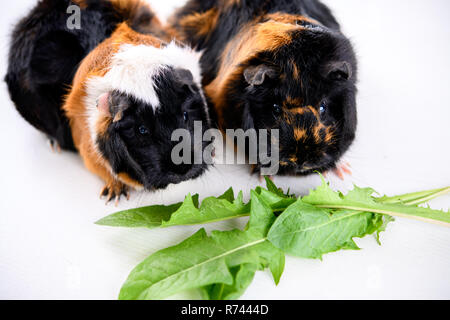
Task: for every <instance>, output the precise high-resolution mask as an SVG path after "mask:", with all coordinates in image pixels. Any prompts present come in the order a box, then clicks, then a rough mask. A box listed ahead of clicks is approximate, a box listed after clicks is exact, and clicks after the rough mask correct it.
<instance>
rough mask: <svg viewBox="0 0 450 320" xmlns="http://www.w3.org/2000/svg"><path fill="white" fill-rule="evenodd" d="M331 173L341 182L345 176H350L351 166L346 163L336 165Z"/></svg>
mask: <svg viewBox="0 0 450 320" xmlns="http://www.w3.org/2000/svg"><path fill="white" fill-rule="evenodd" d="M331 172H333V173H334V174H335V175H337V176H338V177H339V179H341V180H345V175H349V176H351V175H352V170H351V166H350V164H349V163H348V162H343V163H340V164H338V165H337V166H336V168H334V169H332V170H331ZM326 174H327V172H326V173H325V174H324V176H326Z"/></svg>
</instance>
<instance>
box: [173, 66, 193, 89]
mask: <svg viewBox="0 0 450 320" xmlns="http://www.w3.org/2000/svg"><path fill="white" fill-rule="evenodd" d="M174 75H175V79H176V80H177V81H178V82H179V83H181V84H183V85H187V86H192V85H195V82H194V76H193V75H192V72H190V71H189V70H187V69H181V68H178V69H175V70H174Z"/></svg>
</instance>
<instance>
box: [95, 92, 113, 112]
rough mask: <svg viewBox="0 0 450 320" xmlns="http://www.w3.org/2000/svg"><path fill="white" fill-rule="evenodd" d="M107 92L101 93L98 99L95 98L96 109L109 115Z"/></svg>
mask: <svg viewBox="0 0 450 320" xmlns="http://www.w3.org/2000/svg"><path fill="white" fill-rule="evenodd" d="M108 100H109V93H108V92H107V93H104V94H102V95H101V96H100V97H99V98H98V99H97V109H98V111H100V112H101V113H103V114H106V115H111V112H110V110H109V103H108Z"/></svg>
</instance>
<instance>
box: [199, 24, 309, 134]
mask: <svg viewBox="0 0 450 320" xmlns="http://www.w3.org/2000/svg"><path fill="white" fill-rule="evenodd" d="M300 29H303V27H301V26H298V25H295V24H287V23H285V22H284V21H282V22H279V21H276V20H274V19H271V20H269V21H266V22H260V21H254V22H252V23H251V24H249V25H247V26H245V27H243V29H242V31H241V32H240V33H239V34H238V35H237V36H236V37H234V39H233V40H231V41H230V42H229V43H228V44H227V46H226V48H225V50H224V52H223V54H222V58H221V65H220V69H219V72H218V76H217V77H216V78H215V79H214V80H213V81H212V82H211V83H210V84H209V85H208V86H206V87H205V91H206V94H207V95H208V96H209V97H210V98H211V100H212V102H213V104H214V106H215V109H216V112H217V115H218V118H219V119H223V112H224V109H225V108H226V105H225V101H224V100H225V99H224V97H225V94H226V89H227V86H228V83H230V82H232V81H234V80H236V79H237V78H239V77H241V76H242V73H243V70H244V66H245V64H246V62H247V61H249V60H250V59H251V58H253V57H255V56H256V55H257V54H258V53H260V52H263V51H274V50H276V49H277V48H280V47H282V46H284V45H287V44H289V43H290V42H291V41H292V37H291V32H292V31H295V30H300ZM219 126H223V123H219Z"/></svg>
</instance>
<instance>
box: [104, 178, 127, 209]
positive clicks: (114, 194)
mask: <svg viewBox="0 0 450 320" xmlns="http://www.w3.org/2000/svg"><path fill="white" fill-rule="evenodd" d="M122 196H125V197H126V198H127V200H130V188H129V187H128V186H127V185H125V184H123V183H122V182H120V181H116V180H114V181H112V182H109V183H107V184H106V185H105V187H104V188H103V190H102V192H101V193H100V198H101V199H102V198H104V197H106V204H108V203H110V202H111V201H112V200H113V199H114V203H115V206H116V207H117V206H118V205H119V201H120V198H121V197H122Z"/></svg>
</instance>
